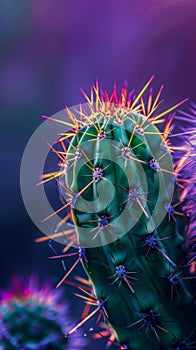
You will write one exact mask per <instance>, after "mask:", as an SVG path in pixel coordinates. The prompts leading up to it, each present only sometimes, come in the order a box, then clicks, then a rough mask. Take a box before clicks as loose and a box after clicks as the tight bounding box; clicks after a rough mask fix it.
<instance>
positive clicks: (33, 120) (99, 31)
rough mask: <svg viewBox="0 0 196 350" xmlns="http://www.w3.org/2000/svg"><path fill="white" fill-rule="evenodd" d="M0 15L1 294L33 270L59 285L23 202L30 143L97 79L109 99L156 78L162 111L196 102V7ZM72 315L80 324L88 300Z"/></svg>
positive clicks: (91, 5) (32, 2)
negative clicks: (45, 120)
mask: <svg viewBox="0 0 196 350" xmlns="http://www.w3.org/2000/svg"><path fill="white" fill-rule="evenodd" d="M0 8H1V9H0V33H1V37H0V43H1V50H0V80H1V82H0V111H1V128H0V129H1V131H2V133H1V140H0V142H1V150H2V152H1V164H2V170H1V177H2V179H1V193H0V200H1V233H0V245H1V247H0V264H1V282H0V283H1V285H0V287H5V286H7V284H8V283H9V281H10V277H11V276H12V275H13V274H19V275H21V276H28V275H29V274H30V273H31V272H33V271H37V272H39V273H40V275H41V276H45V275H46V276H50V277H51V278H52V279H53V280H54V282H56V281H58V280H59V278H61V276H62V273H63V272H62V269H61V267H60V264H58V263H54V262H52V263H51V261H48V260H47V256H48V255H51V251H50V249H49V248H48V246H47V245H35V244H34V242H33V241H34V238H35V237H37V236H39V235H40V233H39V232H38V230H37V229H36V227H35V226H34V225H33V223H32V222H31V220H30V218H29V217H28V215H27V213H26V211H25V208H24V206H23V203H22V199H21V194H20V187H19V170H20V162H21V157H22V153H23V151H24V148H25V144H26V142H27V141H28V139H29V137H30V136H31V134H32V133H33V132H34V130H35V129H36V127H37V126H38V125H40V123H41V122H42V119H41V117H40V116H41V115H42V114H45V115H52V114H53V113H55V112H57V111H59V110H61V109H62V108H63V103H64V102H65V103H66V104H67V105H74V104H77V103H78V102H80V101H83V98H82V96H81V93H80V88H81V87H82V88H83V89H84V90H85V91H86V92H88V91H89V87H90V85H91V84H93V83H94V82H95V80H96V79H99V81H100V85H101V86H102V87H103V88H107V89H108V90H109V92H111V91H112V87H113V84H114V82H116V83H117V86H118V89H120V88H121V87H122V84H123V83H124V82H125V81H127V83H128V86H129V88H130V90H132V89H133V88H134V87H135V88H136V91H139V89H141V88H142V86H143V85H144V84H145V82H146V81H147V80H148V79H149V77H150V76H151V75H152V74H155V77H156V78H155V80H154V82H153V84H152V86H153V88H154V90H155V91H157V89H158V88H159V87H160V85H161V84H164V86H165V90H164V92H163V98H164V100H165V104H164V108H167V107H169V106H170V105H171V104H175V103H176V102H178V101H180V100H182V99H183V98H185V97H189V98H190V99H191V100H192V101H194V102H196V92H195V87H196V80H195V61H196V45H195V33H196V15H195V13H196V2H195V0H178V1H174V0H173V1H172V0H170V1H169V0H159V1H156V0H129V1H128V0H125V1H104V0H99V1H98V0H97V1H96V0H94V1H90V0H84V1H79V0H78V1H76V0H73V1H66V0H57V1H54V0H41V1H40V0H28V1H26V0H18V1H14V0H1V1H0ZM32 166H33V163H32ZM55 195H56V193H55ZM67 293H68V295H69V297H70V300H71V293H72V291H71V290H70V289H69V290H68V291H67ZM75 300H76V299H72V301H75ZM72 307H73V314H74V317H75V319H78V318H79V316H80V302H78V301H77V303H75V304H73V306H72ZM96 346H97V348H100V346H101V345H100V343H98V342H97V343H96V342H95V343H93V347H96ZM90 348H91V346H90V347H89V349H90Z"/></svg>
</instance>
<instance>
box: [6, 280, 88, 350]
mask: <svg viewBox="0 0 196 350" xmlns="http://www.w3.org/2000/svg"><path fill="white" fill-rule="evenodd" d="M12 289H13V292H8V291H4V292H2V295H1V299H0V350H33V349H35V350H38V349H39V350H80V349H82V348H83V347H84V345H85V343H86V341H85V339H84V338H83V336H82V333H80V332H77V334H76V333H75V334H74V335H73V337H69V338H67V337H66V336H65V334H66V331H67V327H70V325H71V322H70V319H69V318H68V315H67V305H66V303H63V304H60V303H59V298H60V294H61V293H59V291H52V290H51V288H50V286H49V285H45V286H44V287H42V288H39V287H38V283H37V281H36V279H35V277H32V278H31V280H30V281H29V283H28V284H27V283H26V284H24V283H21V282H20V281H19V280H18V279H15V280H14V283H13V286H12Z"/></svg>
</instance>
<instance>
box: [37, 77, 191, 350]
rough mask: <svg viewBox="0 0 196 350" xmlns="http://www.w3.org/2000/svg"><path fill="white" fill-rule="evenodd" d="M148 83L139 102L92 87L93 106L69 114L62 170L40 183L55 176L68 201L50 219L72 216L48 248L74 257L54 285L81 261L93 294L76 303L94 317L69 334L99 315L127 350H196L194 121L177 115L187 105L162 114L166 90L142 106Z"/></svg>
mask: <svg viewBox="0 0 196 350" xmlns="http://www.w3.org/2000/svg"><path fill="white" fill-rule="evenodd" d="M151 80H152V78H151V79H150V80H149V81H148V83H147V84H146V86H145V87H144V89H143V90H142V91H141V93H139V95H138V96H136V97H135V96H134V93H133V92H132V93H130V94H128V93H127V88H126V87H124V88H123V89H122V91H121V93H120V96H119V97H118V95H117V92H116V87H114V91H113V93H112V95H111V96H109V95H108V93H107V92H106V91H99V86H98V84H96V85H95V86H93V87H92V90H91V94H90V97H88V96H87V95H86V94H85V97H86V99H87V106H85V107H84V106H82V105H81V106H80V108H79V110H78V111H77V112H75V113H74V112H73V111H72V110H70V109H66V112H67V115H68V116H69V118H70V120H71V121H70V122H69V123H67V125H69V126H70V125H71V127H72V129H71V130H69V132H67V133H65V134H63V135H62V136H61V138H60V139H59V140H58V142H59V143H61V145H62V151H59V152H58V151H56V153H57V154H58V156H59V159H60V170H59V171H58V172H57V173H55V175H54V173H53V174H51V175H50V174H45V175H44V176H43V178H44V180H43V182H45V181H48V180H50V179H52V178H54V177H55V178H56V179H57V183H58V186H59V188H60V194H61V197H62V198H63V201H64V204H63V206H62V207H61V208H59V209H58V210H57V211H56V212H55V213H52V214H51V215H49V216H48V218H50V217H51V216H52V215H55V214H58V213H59V212H61V211H62V210H67V212H66V215H65V217H64V218H63V219H62V220H61V221H60V223H59V226H58V228H57V231H56V232H55V234H54V235H50V236H49V237H48V239H51V238H55V239H56V238H57V237H59V239H60V238H61V242H62V243H66V244H67V246H66V248H65V249H64V254H63V255H61V256H59V258H61V259H63V258H67V257H68V256H70V254H67V251H68V249H69V248H70V247H71V246H74V247H75V248H76V249H77V251H76V253H72V255H76V256H77V260H76V261H75V262H74V264H73V266H72V267H71V269H70V270H69V271H68V272H67V273H66V275H65V276H64V277H63V278H62V280H61V281H60V282H59V284H58V286H60V285H61V284H62V283H63V282H64V281H65V279H66V278H67V277H68V276H69V274H70V273H71V272H72V271H73V269H74V267H75V266H76V265H77V263H79V262H81V263H82V265H83V267H84V270H85V272H86V273H87V275H88V277H89V279H90V281H91V282H92V285H93V293H92V294H90V293H88V292H87V291H86V290H85V289H81V288H80V290H81V291H82V292H83V294H82V295H80V297H81V298H82V299H84V300H85V301H86V303H87V305H89V307H92V306H94V307H95V310H94V311H92V312H91V313H90V314H88V315H85V317H83V318H82V320H81V321H80V322H79V323H78V324H77V325H76V326H75V327H74V328H73V329H71V330H70V331H69V332H68V334H69V335H71V334H72V333H74V331H75V330H77V329H78V328H79V326H81V325H82V324H83V323H84V322H85V321H86V320H88V319H89V318H90V317H91V316H93V315H95V314H96V313H97V314H99V319H100V318H101V316H103V318H104V319H105V321H106V322H109V325H110V327H112V329H113V332H114V334H115V335H116V338H117V339H118V341H119V343H120V344H121V345H119V346H121V349H135V350H140V349H145V350H148V349H153V350H158V349H165V350H170V349H171V350H172V349H176V350H182V349H192V348H194V347H195V345H194V344H195V341H194V336H195V333H194V330H195V324H194V323H195V313H194V306H195V301H194V295H193V282H194V281H193V279H194V276H193V274H191V272H193V270H194V261H195V254H194V252H193V249H192V248H193V244H187V241H188V240H190V241H193V240H194V239H195V207H194V200H195V194H196V189H195V140H194V138H195V126H196V122H195V119H194V116H193V113H191V114H190V115H189V114H185V113H183V112H182V113H181V114H180V115H181V116H180V117H178V116H175V114H174V113H173V111H174V110H175V109H176V108H178V107H179V106H180V105H181V104H182V103H183V102H185V100H184V101H182V102H181V103H179V104H177V105H175V106H174V107H171V108H169V109H168V110H166V111H165V112H161V113H158V112H157V109H158V107H159V104H160V102H159V98H160V94H161V91H162V87H161V89H160V90H159V92H158V94H157V96H156V97H155V98H153V96H152V91H151V90H150V93H149V96H148V98H147V103H146V104H145V102H144V96H143V95H144V92H145V90H146V89H147V87H148V86H149V84H150V82H151ZM171 112H172V114H171ZM49 119H54V118H50V117H49ZM178 119H179V120H178ZM64 123H65V124H66V121H65V122H64ZM157 126H159V127H160V128H159V129H158V128H157ZM65 223H68V225H69V227H70V229H69V230H67V231H66V230H65V229H64V228H63V225H65ZM42 240H46V237H45V238H44V239H42V238H41V239H38V240H37V241H42ZM190 246H191V247H192V248H191V253H190V251H189V248H190ZM191 270H192V271H191Z"/></svg>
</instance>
